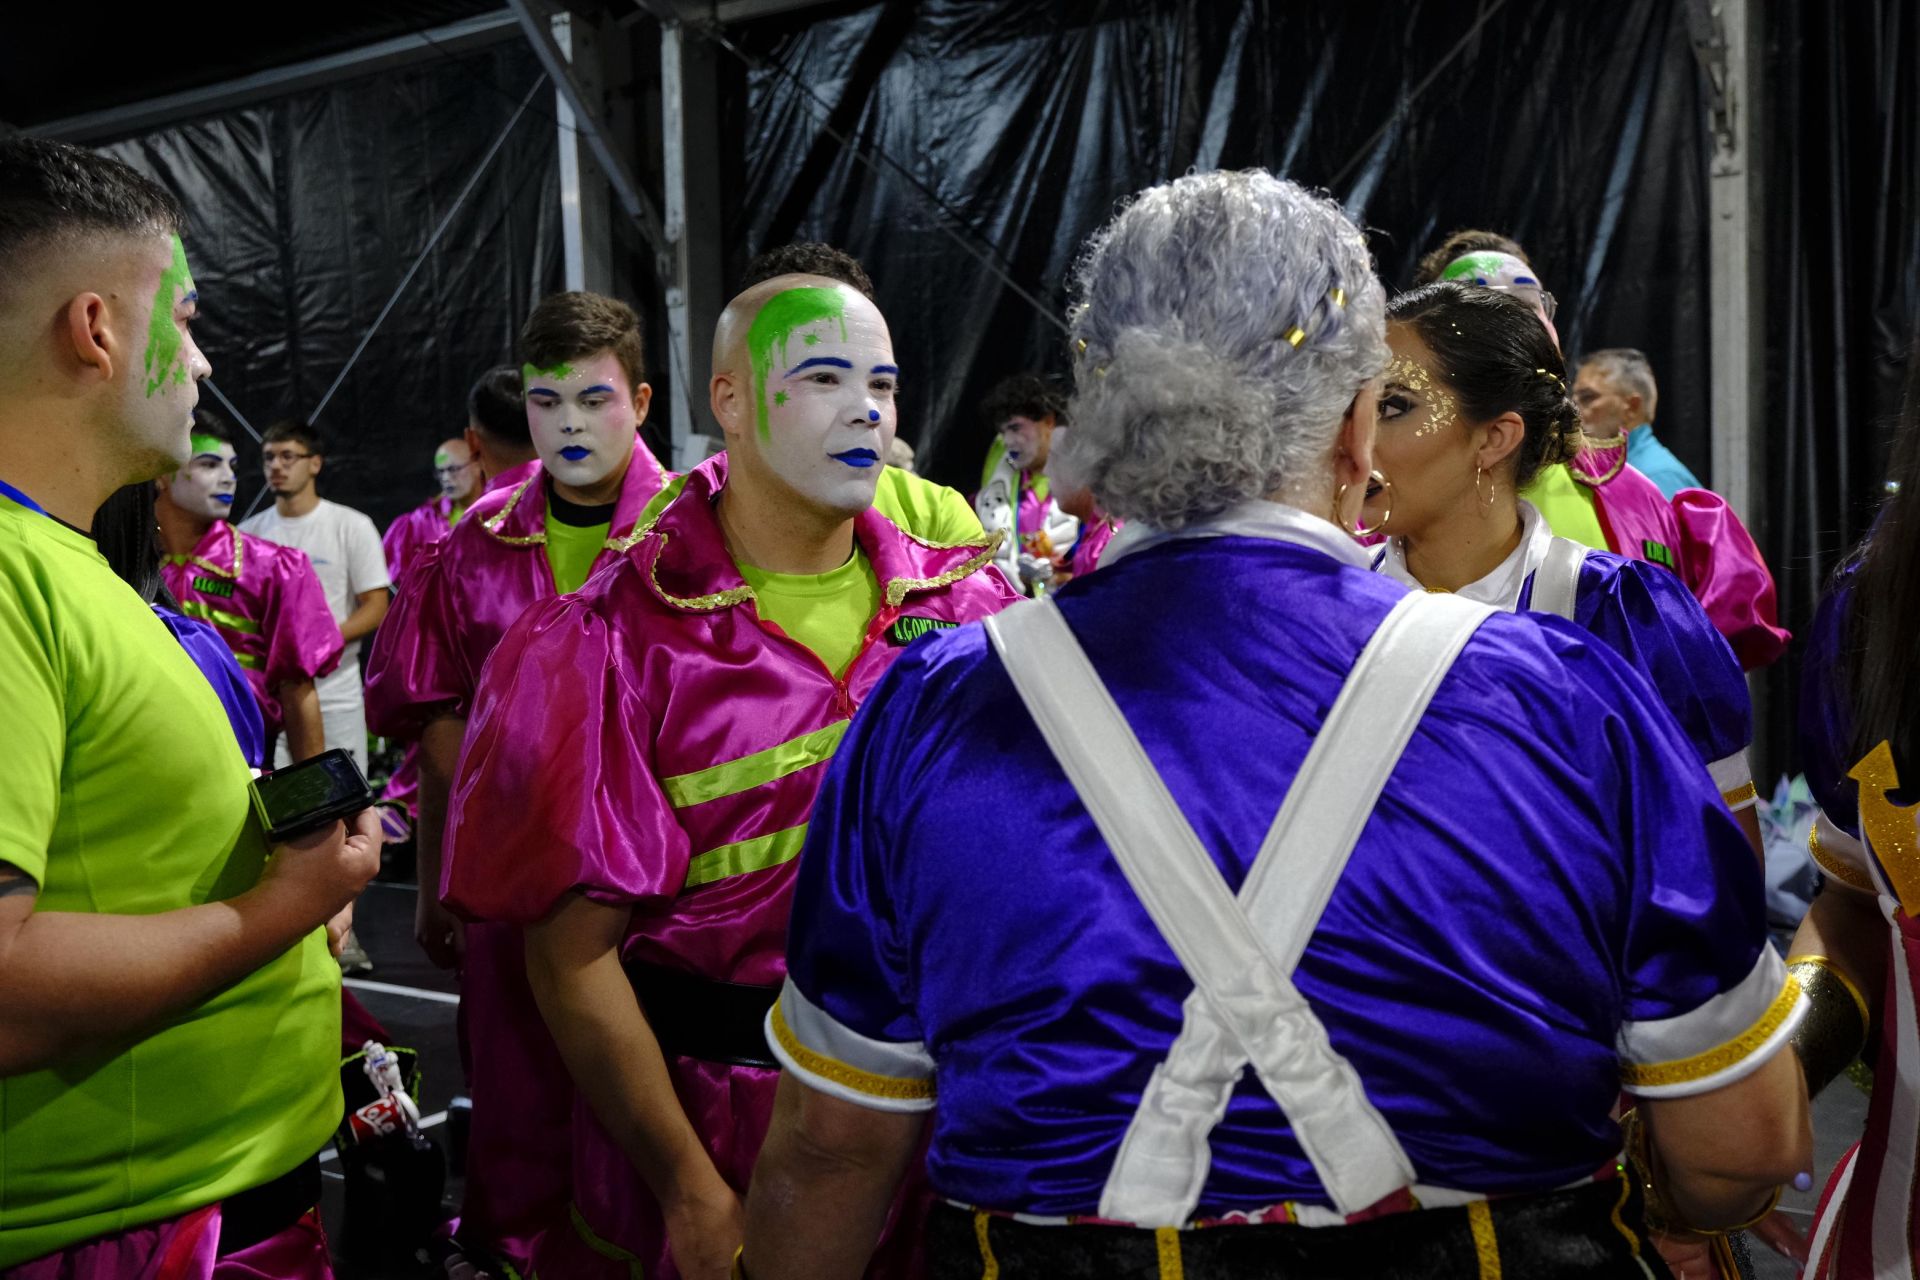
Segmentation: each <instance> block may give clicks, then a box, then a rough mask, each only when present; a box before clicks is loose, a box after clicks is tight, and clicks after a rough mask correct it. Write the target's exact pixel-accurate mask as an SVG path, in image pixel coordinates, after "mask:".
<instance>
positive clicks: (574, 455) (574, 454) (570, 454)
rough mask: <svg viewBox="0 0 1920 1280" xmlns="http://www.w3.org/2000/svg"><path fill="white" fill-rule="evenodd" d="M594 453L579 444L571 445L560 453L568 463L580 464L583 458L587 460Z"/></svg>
mask: <svg viewBox="0 0 1920 1280" xmlns="http://www.w3.org/2000/svg"><path fill="white" fill-rule="evenodd" d="M592 452H593V450H591V449H586V448H582V447H581V446H579V445H577V444H570V445H568V446H567V447H566V448H564V449H562V450H561V451H560V456H561V457H563V458H565V459H566V460H567V461H568V462H579V461H581V460H582V459H583V458H586V457H587V456H588V455H590V454H591V453H592Z"/></svg>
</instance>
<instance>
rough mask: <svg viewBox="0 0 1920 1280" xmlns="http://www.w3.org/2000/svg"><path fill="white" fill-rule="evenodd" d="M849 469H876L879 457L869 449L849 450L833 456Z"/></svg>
mask: <svg viewBox="0 0 1920 1280" xmlns="http://www.w3.org/2000/svg"><path fill="white" fill-rule="evenodd" d="M833 456H834V457H835V458H837V459H839V460H840V461H841V462H844V463H846V464H847V465H848V466H850V467H861V468H866V467H876V466H879V465H880V455H879V454H877V453H875V452H874V451H873V450H871V449H849V450H847V451H846V452H845V453H836V454H834V455H833Z"/></svg>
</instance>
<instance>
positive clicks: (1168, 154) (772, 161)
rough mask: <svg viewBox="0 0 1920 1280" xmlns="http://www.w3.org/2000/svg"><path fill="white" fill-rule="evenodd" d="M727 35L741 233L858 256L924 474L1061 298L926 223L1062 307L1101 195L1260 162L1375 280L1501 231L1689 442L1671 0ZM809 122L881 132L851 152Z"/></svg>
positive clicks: (807, 25)
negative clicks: (1426, 254) (1473, 235)
mask: <svg viewBox="0 0 1920 1280" xmlns="http://www.w3.org/2000/svg"><path fill="white" fill-rule="evenodd" d="M733 38H734V40H735V41H736V42H737V44H738V45H739V46H740V48H741V49H742V51H743V52H744V54H745V56H746V57H747V58H748V59H749V60H750V61H751V62H753V63H754V64H755V65H754V67H753V69H752V70H751V71H749V72H748V73H747V75H746V84H745V93H744V95H743V96H742V97H739V98H737V99H736V100H735V104H734V108H733V109H734V110H735V111H736V112H737V118H736V119H734V120H732V121H731V122H730V127H729V129H728V130H727V132H728V133H729V134H730V135H731V136H736V137H740V138H743V139H744V144H743V145H744V155H743V157H742V160H743V164H744V179H743V181H742V183H741V185H740V187H739V188H738V190H737V192H736V196H737V207H736V208H735V210H734V223H733V234H732V236H731V242H732V243H733V244H736V245H738V246H740V249H741V252H742V253H744V252H746V251H748V250H752V249H758V248H761V247H764V246H766V245H770V244H778V243H781V242H783V241H786V240H790V239H796V238H811V239H823V240H828V241H831V242H834V243H838V244H841V245H844V246H845V247H847V248H848V249H850V250H852V251H853V252H854V253H856V254H857V255H858V256H860V257H861V258H862V259H863V260H864V261H865V263H866V265H867V267H868V268H869V270H870V271H871V273H872V275H873V277H874V279H875V281H876V282H877V287H878V291H879V293H880V298H881V303H882V305H883V307H884V309H885V310H886V312H887V314H888V316H889V317H890V319H891V321H892V324H893V328H894V340H895V345H896V348H897V349H898V350H899V352H900V353H901V355H902V357H903V360H902V364H903V368H904V370H905V371H906V373H907V379H906V384H905V385H906V397H907V399H906V404H905V410H906V412H905V414H904V415H903V421H904V434H906V435H907V436H908V437H909V438H910V439H913V440H914V441H915V443H916V444H917V445H918V446H919V447H920V450H921V456H922V459H923V469H924V470H928V471H930V472H931V473H932V474H933V475H935V476H936V477H937V478H939V479H941V480H944V481H946V482H948V483H951V484H955V485H959V486H963V487H971V485H973V484H975V483H977V481H978V475H979V470H978V468H979V465H980V461H981V455H982V452H983V450H984V448H985V441H986V437H985V436H984V435H983V434H982V432H981V430H980V428H979V426H978V425H977V424H976V422H975V419H974V406H975V405H976V404H977V402H978V401H979V399H980V397H981V396H982V395H983V394H984V393H985V391H986V390H987V388H988V387H989V386H990V385H991V384H992V383H993V382H994V381H995V380H996V379H997V378H999V377H1001V376H1003V375H1005V374H1007V373H1011V372H1014V371H1016V370H1019V369H1022V368H1028V367H1037V368H1043V369H1047V370H1050V371H1055V372H1057V371H1060V370H1062V369H1064V367H1065V363H1066V361H1065V358H1064V356H1065V353H1064V342H1063V339H1062V335H1061V330H1060V329H1059V327H1058V326H1057V325H1056V324H1055V323H1054V322H1053V321H1052V320H1050V319H1049V318H1048V317H1047V316H1046V315H1043V314H1041V313H1040V309H1039V308H1036V307H1035V306H1033V305H1032V304H1031V303H1029V302H1028V301H1026V300H1024V299H1022V298H1020V297H1019V296H1018V295H1017V294H1016V293H1015V292H1014V291H1013V290H1012V289H1011V288H1010V287H1009V285H1008V283H1007V281H1006V280H1003V279H1002V278H1000V276H999V275H996V274H995V272H994V271H991V270H988V269H986V268H984V267H982V266H981V265H980V264H979V263H978V262H976V261H975V260H974V259H973V258H972V257H970V256H968V255H967V254H966V253H964V252H962V251H960V250H959V249H958V247H957V246H956V244H955V242H954V238H953V236H952V235H951V234H950V232H949V230H946V229H943V227H945V228H963V230H961V231H960V234H962V235H965V236H966V237H967V238H968V239H969V240H970V241H971V242H972V243H973V244H974V245H976V246H978V247H979V248H980V249H981V250H983V251H984V252H985V253H986V254H988V255H989V256H990V257H991V258H992V260H993V262H994V264H995V265H996V266H997V267H998V269H999V272H1000V273H1001V274H1003V275H1004V276H1005V277H1006V278H1007V279H1008V280H1011V281H1013V282H1017V283H1018V284H1020V285H1021V286H1023V287H1025V288H1026V289H1028V290H1030V291H1031V292H1033V293H1036V294H1039V295H1040V296H1041V298H1042V299H1043V300H1044V301H1045V303H1046V304H1047V305H1046V310H1047V311H1048V312H1051V313H1052V314H1053V315H1055V316H1057V315H1059V314H1061V313H1062V312H1064V309H1065V306H1066V303H1067V280H1068V276H1069V273H1070V270H1071V267H1072V264H1073V262H1074V259H1075V257H1076V256H1077V254H1078V253H1079V251H1080V249H1081V247H1082V245H1083V244H1084V242H1085V240H1086V238H1087V236H1088V235H1089V234H1090V233H1091V232H1093V231H1094V230H1095V229H1097V228H1098V227H1099V226H1100V225H1101V224H1102V223H1103V222H1104V221H1105V220H1106V219H1107V218H1108V217H1109V216H1110V215H1111V213H1112V211H1113V209H1114V207H1115V202H1116V201H1118V200H1120V199H1121V198H1123V197H1125V196H1126V195H1128V194H1129V193H1131V192H1134V191H1137V190H1139V189H1140V188H1142V187H1145V186H1148V185H1150V184H1152V183H1154V182H1158V181H1161V180H1164V179H1166V178H1169V177H1173V176H1177V175H1178V174H1181V173H1184V172H1186V171H1188V170H1190V169H1194V168H1200V169H1207V168H1215V167H1244V166H1250V165H1261V166H1264V167H1267V168H1269V169H1272V170H1274V171H1275V172H1278V173H1283V174H1285V175H1287V176H1289V177H1292V178H1294V179H1296V180H1298V181H1300V182H1303V183H1305V184H1308V185H1310V186H1318V187H1324V188H1328V189H1330V190H1331V191H1332V192H1333V193H1334V194H1335V195H1336V196H1338V197H1339V198H1340V199H1341V200H1342V201H1343V202H1344V203H1345V204H1346V205H1347V207H1348V209H1349V212H1350V213H1352V214H1353V216H1354V217H1355V218H1356V219H1357V220H1359V221H1361V222H1362V223H1363V224H1364V225H1366V226H1367V227H1368V228H1369V230H1370V232H1371V233H1372V240H1373V244H1374V249H1375V253H1376V255H1377V257H1378V259H1379V264H1380V269H1381V274H1382V275H1383V277H1384V278H1385V279H1386V280H1387V282H1388V284H1389V285H1390V286H1396V287H1397V286H1403V285H1405V284H1406V283H1407V282H1408V279H1409V277H1410V275H1411V272H1412V268H1413V263H1414V260H1415V259H1416V258H1417V257H1418V256H1419V254H1420V253H1421V252H1423V251H1424V250H1425V249H1426V248H1427V247H1428V246H1429V245H1430V243H1431V242H1432V241H1433V240H1435V239H1437V238H1438V237H1439V236H1440V235H1443V234H1445V233H1446V232H1447V231H1449V230H1451V229H1453V228H1455V227H1459V226H1466V225H1474V226H1485V227H1492V228H1495V229H1499V230H1502V231H1505V232H1508V233H1509V234H1512V235H1514V236H1515V237H1516V238H1518V239H1519V240H1520V241H1521V242H1522V243H1524V244H1525V245H1526V246H1527V248H1528V250H1529V252H1530V254H1531V255H1532V257H1533V258H1534V260H1535V262H1536V264H1537V265H1538V267H1539V268H1540V270H1541V272H1542V275H1543V276H1544V278H1545V279H1546V280H1547V282H1548V284H1549V286H1550V287H1551V288H1553V289H1554V291H1555V292H1556V293H1557V294H1558V295H1559V297H1560V299H1561V304H1562V310H1561V320H1560V330H1561V334H1562V338H1563V340H1564V341H1565V342H1566V343H1567V346H1568V349H1569V351H1573V352H1577V351H1578V350H1580V349H1581V348H1582V347H1598V346H1612V345H1632V346H1638V347H1641V348H1644V349H1645V350H1647V351H1648V352H1649V353H1650V354H1651V355H1652V357H1653V360H1654V362H1655V365H1656V367H1657V370H1658V372H1659V376H1660V380H1661V414H1660V421H1661V427H1662V434H1663V438H1665V439H1666V440H1667V441H1668V442H1669V443H1670V444H1671V445H1672V446H1673V448H1674V449H1675V450H1676V452H1678V453H1679V454H1680V456H1681V457H1682V458H1684V459H1686V460H1687V461H1688V462H1689V463H1690V464H1691V465H1693V466H1694V467H1695V468H1696V469H1697V470H1699V471H1700V472H1701V473H1702V474H1705V473H1706V471H1707V462H1708V453H1709V444H1708V440H1709V425H1708V417H1707V383H1708V356H1707V316H1706V310H1705V308H1706V295H1707V288H1706V286H1707V265H1706V264H1707V248H1706V245H1707V241H1706V226H1707V219H1706V195H1705V185H1706V173H1707V159H1708V152H1709V143H1708V138H1707V132H1706V124H1705V116H1704V109H1703V106H1702V97H1701V90H1700V81H1699V74H1698V71H1697V69H1696V64H1695V60H1694V55H1693V52H1692V49H1691V46H1690V45H1689V43H1688V40H1687V34H1686V22H1685V14H1684V8H1683V4H1682V3H1681V2H1680V0H1627V2H1626V3H1621V4H1614V5H1606V6H1595V5H1583V4H1572V3H1551V4H1536V3H1531V2H1527V3H1500V2H1498V0H1485V2H1483V3H1482V4H1481V5H1479V6H1478V7H1477V8H1476V7H1474V6H1469V5H1463V4H1459V3H1411V4H1409V3H1381V2H1374V3H1356V4H1346V5H1338V6H1336V5H1298V4H1287V3H1283V2H1281V0H1218V2H1214V3H1205V4H1197V3H1174V2H1172V0H1165V2H1159V0H1110V2H1107V3H1032V2H1031V0H995V2H992V3H986V2H980V0H921V2H920V3H917V4H908V3H887V4H875V5H869V6H865V7H862V8H859V9H857V10H854V11H851V12H848V11H846V10H844V9H840V10H835V11H829V13H828V14H827V16H821V13H820V12H819V11H817V10H816V11H811V12H808V13H805V14H796V15H789V16H787V17H783V18H776V19H767V20H765V21H762V22H760V23H757V24H753V25H750V26H747V27H745V28H742V29H739V30H737V31H735V32H734V33H733ZM1443 62H1444V65H1442V63H1443ZM1436 68H1437V74H1436ZM827 124H831V126H832V127H833V129H835V130H837V131H839V132H842V133H846V134H850V135H851V136H852V137H853V138H854V139H855V142H856V145H857V146H859V147H860V148H862V149H865V150H867V151H868V152H869V153H870V154H884V156H885V157H887V158H888V159H887V160H886V161H881V162H880V163H879V168H878V171H876V169H875V168H874V167H872V166H868V165H864V164H862V163H859V162H858V161H856V160H855V159H854V158H853V157H852V156H851V155H849V154H848V152H847V150H846V149H844V148H843V147H842V146H841V145H840V144H839V143H838V142H837V141H836V140H835V139H834V138H833V137H832V136H831V135H830V133H829V131H828V129H827V128H826V127H825V126H826V125H827ZM889 161H890V162H892V163H889ZM896 165H897V168H896V167H895V166H896Z"/></svg>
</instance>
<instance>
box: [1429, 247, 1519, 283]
mask: <svg viewBox="0 0 1920 1280" xmlns="http://www.w3.org/2000/svg"><path fill="white" fill-rule="evenodd" d="M1505 256H1506V255H1504V254H1499V253H1469V254H1467V255H1466V256H1465V257H1462V258H1455V259H1454V260H1453V261H1452V262H1449V263H1448V264H1447V269H1446V270H1445V271H1442V272H1441V273H1440V278H1441V279H1442V280H1466V279H1470V278H1473V277H1477V276H1488V277H1492V276H1497V275H1499V274H1500V268H1501V267H1502V266H1503V265H1504V264H1503V263H1502V262H1501V258H1503V257H1505Z"/></svg>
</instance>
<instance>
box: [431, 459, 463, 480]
mask: <svg viewBox="0 0 1920 1280" xmlns="http://www.w3.org/2000/svg"><path fill="white" fill-rule="evenodd" d="M472 465H473V463H472V462H471V461H468V462H456V463H454V464H453V465H452V466H446V467H435V468H434V469H433V474H434V475H436V476H438V477H440V479H442V480H446V479H449V478H451V477H453V476H457V475H460V474H461V473H462V472H464V471H466V470H467V469H468V468H469V467H471V466H472Z"/></svg>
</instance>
